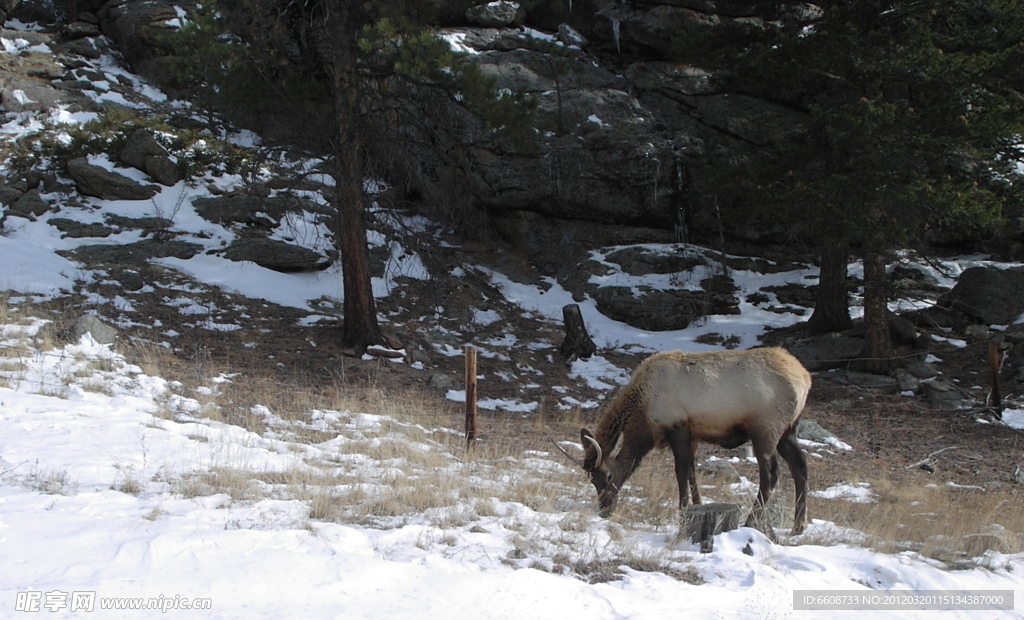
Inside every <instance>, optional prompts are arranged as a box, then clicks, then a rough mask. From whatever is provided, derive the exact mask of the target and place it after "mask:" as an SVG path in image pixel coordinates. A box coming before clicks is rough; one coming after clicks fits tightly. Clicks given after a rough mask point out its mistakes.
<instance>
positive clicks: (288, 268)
mask: <svg viewBox="0 0 1024 620" xmlns="http://www.w3.org/2000/svg"><path fill="white" fill-rule="evenodd" d="M224 258H226V259H228V260H233V261H251V262H253V263H256V264H257V265H259V266H260V267H265V268H267V269H272V270H274V271H280V272H282V273H294V272H304V271H319V270H322V269H326V268H327V267H328V266H329V265H330V261H328V260H327V259H326V258H325V257H324V256H323V255H322V254H320V253H318V252H314V251H313V250H310V249H307V248H304V247H301V246H298V245H293V244H291V243H285V242H284V241H277V240H275V239H261V238H242V239H236V240H235V241H234V242H232V243H231V245H229V246H228V248H227V249H226V250H224Z"/></svg>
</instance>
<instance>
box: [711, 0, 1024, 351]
mask: <svg viewBox="0 0 1024 620" xmlns="http://www.w3.org/2000/svg"><path fill="white" fill-rule="evenodd" d="M1022 23H1024V6H1022V4H1021V3H1020V2H1017V1H1013V0H969V1H967V2H956V3H950V2H941V1H937V0H913V1H897V2H892V1H880V0H853V1H851V2H846V3H842V4H838V5H830V6H829V7H828V8H826V9H825V14H824V17H823V18H822V19H821V20H820V21H818V22H816V23H814V24H813V25H810V26H807V27H804V28H793V29H791V30H786V29H784V28H778V27H768V28H767V29H765V30H763V31H761V32H760V34H759V38H756V40H755V41H753V42H751V41H749V40H748V41H746V46H745V47H744V48H743V50H742V52H738V51H734V52H733V53H729V54H719V55H718V57H717V58H716V61H717V62H719V63H721V64H723V65H725V66H728V67H729V68H731V69H732V70H734V71H736V72H737V74H738V75H740V76H742V77H743V78H745V79H747V80H749V81H750V82H751V83H757V84H759V85H760V88H761V89H762V92H763V93H765V94H766V96H769V97H773V98H775V99H776V100H778V101H782V102H785V103H788V104H790V105H794V106H797V107H799V108H801V109H803V110H804V111H806V112H807V114H808V127H807V131H806V134H805V136H804V142H803V143H802V144H799V145H796V146H795V147H793V148H791V149H790V150H788V151H787V152H785V153H783V154H782V156H781V157H780V158H779V160H778V162H777V163H778V166H777V167H776V169H775V170H774V171H773V172H771V173H770V174H769V175H767V176H766V177H764V178H761V179H756V180H755V182H756V184H757V187H756V191H757V199H758V200H760V201H762V202H763V204H764V205H766V206H767V207H769V208H770V209H771V211H772V216H773V217H778V216H779V215H780V214H781V215H783V216H784V217H785V219H787V220H788V221H789V222H791V224H792V225H793V226H794V227H795V228H797V229H799V230H800V231H801V232H802V234H804V235H810V236H813V237H815V238H816V239H817V240H818V251H819V254H820V255H821V257H822V273H821V278H822V281H821V282H820V285H819V298H818V303H817V305H816V308H815V313H814V315H812V318H811V321H810V324H811V326H812V327H816V328H818V329H826V330H828V329H842V328H843V327H845V326H847V325H848V324H849V313H848V308H847V304H848V302H847V299H846V294H845V271H846V270H845V255H846V253H847V251H848V250H853V251H855V252H857V253H859V254H860V255H861V256H862V257H863V259H864V271H865V322H866V324H867V325H868V331H869V337H868V351H867V357H868V358H870V364H869V365H870V366H872V367H873V368H874V369H875V370H884V369H885V368H886V367H887V365H888V364H889V362H890V358H891V344H890V341H889V336H888V326H887V313H888V311H887V303H886V302H887V296H888V289H887V287H886V284H885V264H886V260H887V257H888V256H889V254H890V253H891V252H892V251H893V250H895V249H898V248H901V247H906V246H907V245H910V244H915V243H917V242H918V241H920V239H922V238H923V236H924V234H925V233H926V232H927V231H928V230H930V229H934V228H940V227H953V226H955V227H957V228H959V229H970V228H973V229H975V230H982V229H986V228H992V227H996V226H998V225H999V224H1000V223H1001V222H1005V221H1006V220H1007V217H1008V216H1010V215H1012V214H1016V213H1019V212H1020V204H1021V185H1022V184H1021V183H1020V182H1019V181H1018V178H1019V176H1018V174H1017V173H1016V171H1015V169H1014V167H1015V163H1016V162H1018V161H1020V160H1021V158H1022V156H1024V151H1022V149H1021V141H1020V136H1021V135H1022V130H1024V95H1022V93H1024V29H1022ZM744 34H745V36H748V37H749V36H750V32H749V31H745V33H744Z"/></svg>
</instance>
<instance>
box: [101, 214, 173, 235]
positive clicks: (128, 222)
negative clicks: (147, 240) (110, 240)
mask: <svg viewBox="0 0 1024 620" xmlns="http://www.w3.org/2000/svg"><path fill="white" fill-rule="evenodd" d="M103 219H105V220H106V222H107V224H109V225H110V226H116V227H118V228H128V229H134V230H144V231H146V232H156V231H158V230H167V229H168V228H170V227H171V226H174V220H171V219H168V218H166V217H125V216H123V215H116V214H113V213H108V214H106V215H105V216H104V217H103Z"/></svg>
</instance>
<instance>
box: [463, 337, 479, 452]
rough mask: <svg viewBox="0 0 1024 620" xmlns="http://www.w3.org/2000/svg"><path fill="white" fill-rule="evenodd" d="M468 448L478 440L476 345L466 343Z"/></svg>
mask: <svg viewBox="0 0 1024 620" xmlns="http://www.w3.org/2000/svg"><path fill="white" fill-rule="evenodd" d="M465 351H466V448H467V449H469V448H472V447H473V444H474V443H475V442H476V347H474V346H473V345H468V344H467V345H466V347H465Z"/></svg>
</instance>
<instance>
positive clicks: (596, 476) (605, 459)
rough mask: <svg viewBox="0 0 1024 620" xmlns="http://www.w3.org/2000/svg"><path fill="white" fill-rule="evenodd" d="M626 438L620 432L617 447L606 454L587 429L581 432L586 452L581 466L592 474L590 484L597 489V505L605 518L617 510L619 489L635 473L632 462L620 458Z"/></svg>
mask: <svg viewBox="0 0 1024 620" xmlns="http://www.w3.org/2000/svg"><path fill="white" fill-rule="evenodd" d="M625 438H626V435H625V433H622V432H620V433H619V434H618V438H617V439H616V440H615V445H614V446H612V447H611V449H610V450H609V451H608V452H607V453H606V452H605V450H604V449H603V448H602V447H601V444H600V443H599V442H598V441H597V439H595V438H594V435H593V434H591V432H590V431H588V430H587V429H585V428H584V429H582V430H580V443H581V444H582V445H583V450H584V452H583V462H582V463H581V465H582V466H583V470H584V471H586V472H587V473H588V474H590V482H591V483H593V485H594V488H595V489H597V503H598V505H599V506H600V509H601V515H602V516H604V517H607V516H609V515H611V513H612V511H614V510H615V503H616V502H617V501H618V499H619V488H621V487H622V485H623V483H625V482H626V478H628V477H629V474H631V473H632V472H633V467H632V462H626V460H625V459H620V458H619V457H620V456H621V453H622V445H623V442H624V441H625ZM630 461H631V459H630Z"/></svg>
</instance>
